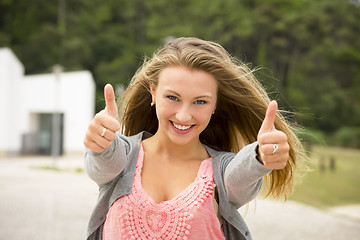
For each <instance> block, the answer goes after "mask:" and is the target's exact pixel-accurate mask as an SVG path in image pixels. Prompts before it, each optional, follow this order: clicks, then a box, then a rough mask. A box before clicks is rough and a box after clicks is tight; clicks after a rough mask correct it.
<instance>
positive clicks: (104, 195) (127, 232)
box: [84, 38, 299, 239]
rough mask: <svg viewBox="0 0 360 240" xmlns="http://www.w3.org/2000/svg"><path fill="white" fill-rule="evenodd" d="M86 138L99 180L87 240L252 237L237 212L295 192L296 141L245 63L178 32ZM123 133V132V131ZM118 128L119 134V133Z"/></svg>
mask: <svg viewBox="0 0 360 240" xmlns="http://www.w3.org/2000/svg"><path fill="white" fill-rule="evenodd" d="M104 94H105V101H106V107H105V109H104V110H102V111H101V112H99V113H98V114H97V115H96V116H95V117H94V119H93V121H92V122H91V123H90V125H89V127H88V131H87V133H86V136H85V140H84V145H85V146H86V148H87V153H86V156H85V164H86V170H87V172H88V174H89V176H90V177H91V178H92V179H93V180H94V181H95V182H96V183H97V184H98V185H99V187H100V195H99V200H98V203H97V205H96V207H95V210H94V212H93V214H92V216H91V219H90V222H89V228H88V239H251V235H250V233H249V231H248V228H247V226H246V224H245V222H244V220H243V219H242V217H241V216H240V214H239V213H238V211H237V209H238V208H239V207H241V206H242V205H244V204H246V203H248V202H249V201H250V200H252V199H253V198H255V196H256V195H257V193H258V191H259V190H260V188H261V185H262V182H263V177H264V176H266V180H267V181H266V182H267V183H268V195H272V196H275V197H278V196H280V195H281V194H284V195H285V197H286V195H287V194H288V193H290V192H291V189H292V180H293V171H294V167H295V161H296V153H297V151H298V150H297V148H298V146H299V145H298V143H299V141H298V139H297V138H296V136H295V135H294V134H293V133H292V131H291V130H290V128H289V127H288V125H287V123H286V121H285V120H284V118H283V117H281V115H280V114H279V113H278V111H277V103H276V102H275V101H272V102H270V100H269V98H268V96H267V94H266V92H265V91H264V89H263V88H262V87H261V85H260V84H259V83H258V81H257V80H256V79H255V77H254V75H253V73H252V71H251V70H250V69H249V68H247V67H246V65H244V64H242V63H240V62H238V61H237V60H235V59H233V58H231V57H230V55H229V54H228V53H227V52H226V51H225V50H224V49H223V48H222V47H221V46H220V45H218V44H216V43H213V42H209V41H204V40H200V39H197V38H179V39H176V40H174V41H172V42H170V43H169V44H167V45H166V46H164V47H163V48H162V49H160V50H159V51H158V52H157V53H156V54H155V55H154V57H153V58H152V59H150V60H147V61H145V63H144V64H143V66H142V67H141V68H140V69H139V70H138V72H137V73H136V74H135V76H134V77H133V79H132V81H131V83H130V85H129V87H128V89H127V90H126V92H125V93H124V95H123V97H122V100H121V110H120V121H118V108H117V104H116V102H115V96H114V92H113V89H112V87H111V85H107V86H105V89H104ZM120 129H121V131H119V130H120ZM120 132H121V133H120Z"/></svg>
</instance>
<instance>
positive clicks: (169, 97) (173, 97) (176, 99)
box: [167, 95, 179, 101]
mask: <svg viewBox="0 0 360 240" xmlns="http://www.w3.org/2000/svg"><path fill="white" fill-rule="evenodd" d="M167 98H168V99H170V100H172V101H178V100H179V99H178V98H177V97H175V96H171V95H170V96H167Z"/></svg>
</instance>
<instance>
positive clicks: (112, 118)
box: [84, 84, 120, 153]
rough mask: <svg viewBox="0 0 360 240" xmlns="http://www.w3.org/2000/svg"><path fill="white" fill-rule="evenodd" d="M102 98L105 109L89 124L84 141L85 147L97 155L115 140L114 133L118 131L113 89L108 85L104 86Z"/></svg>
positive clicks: (118, 125) (118, 124)
mask: <svg viewBox="0 0 360 240" xmlns="http://www.w3.org/2000/svg"><path fill="white" fill-rule="evenodd" d="M104 96H105V109H104V110H102V111H100V112H99V113H97V114H96V115H95V117H94V119H93V120H92V121H91V122H90V124H89V126H88V129H87V131H86V134H85V139H84V145H85V147H87V148H88V149H90V150H92V151H94V152H97V153H101V152H103V151H104V150H105V149H106V148H109V147H110V146H111V143H112V141H114V139H115V138H116V132H117V131H119V130H120V123H119V121H118V108H117V105H116V101H115V94H114V89H113V87H112V86H111V85H110V84H107V85H106V86H105V88H104Z"/></svg>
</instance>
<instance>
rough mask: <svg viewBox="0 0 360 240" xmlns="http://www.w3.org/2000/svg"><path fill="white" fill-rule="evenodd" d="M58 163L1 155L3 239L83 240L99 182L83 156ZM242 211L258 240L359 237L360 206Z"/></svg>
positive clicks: (292, 205) (273, 206) (266, 205)
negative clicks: (350, 208) (346, 209)
mask: <svg viewBox="0 0 360 240" xmlns="http://www.w3.org/2000/svg"><path fill="white" fill-rule="evenodd" d="M54 164H55V162H54V161H53V160H52V159H51V158H48V157H20V158H8V159H4V158H0V240H2V239H4V240H5V239H11V240H20V239H21V240H23V239H30V240H32V239H34V240H68V239H70V240H71V239H74V240H78V239H79V240H80V239H85V233H86V226H87V221H88V219H89V216H90V214H91V211H92V209H93V207H94V205H95V203H96V199H97V186H96V184H95V183H93V182H92V181H91V180H90V179H89V178H88V177H87V175H86V174H85V173H84V172H83V171H82V172H81V171H80V172H79V171H77V170H79V169H81V168H83V159H82V156H80V155H73V156H67V157H61V158H59V159H58V160H57V161H56V166H57V167H58V168H59V169H60V171H53V170H44V167H46V166H53V165H54ZM255 203H256V207H255ZM240 211H241V213H242V214H244V215H245V220H246V221H247V223H248V226H249V228H250V230H251V233H252V235H253V238H254V240H262V239H266V240H275V239H276V240H282V239H291V240H297V239H299V240H300V239H307V240H315V239H316V240H318V239H327V240H341V239H344V240H345V239H346V240H351V239H359V237H360V208H354V209H353V211H350V212H352V213H353V216H352V217H347V216H343V215H339V214H338V213H335V212H331V211H322V210H318V209H315V208H312V207H309V206H306V205H302V204H299V203H296V202H286V203H283V202H279V201H273V200H260V199H258V200H256V202H252V203H250V205H249V208H248V210H247V211H246V209H245V208H244V209H241V210H240ZM354 211H355V214H354ZM245 212H246V213H245ZM354 216H355V217H354ZM356 216H359V219H357V218H356Z"/></svg>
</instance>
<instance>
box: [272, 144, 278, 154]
mask: <svg viewBox="0 0 360 240" xmlns="http://www.w3.org/2000/svg"><path fill="white" fill-rule="evenodd" d="M278 148H279V147H278V145H277V144H274V145H273V152H272V154H276V153H277V150H278Z"/></svg>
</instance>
